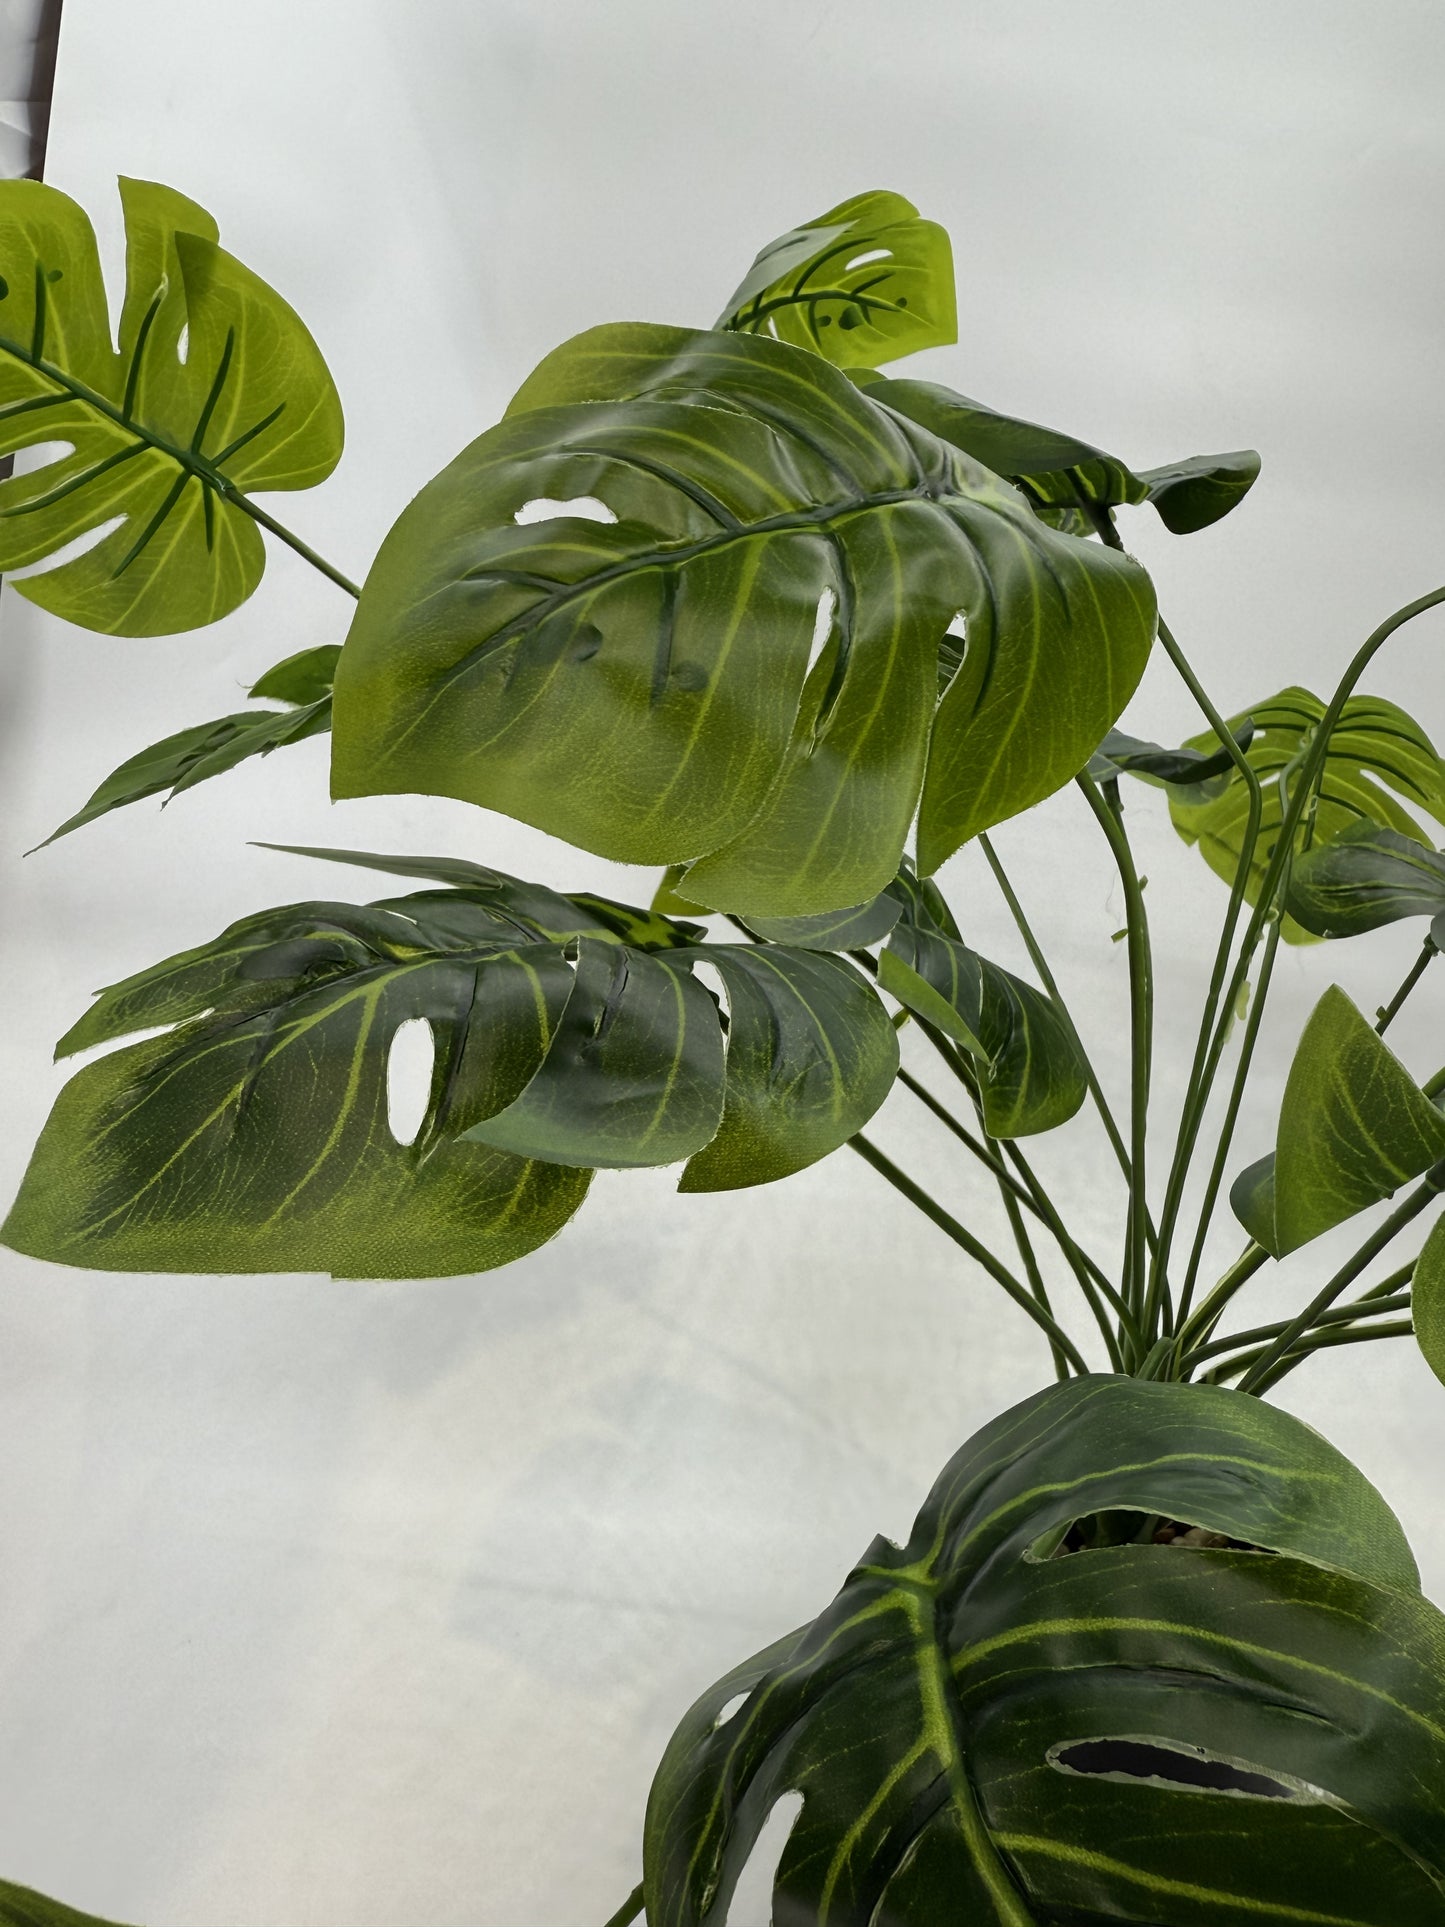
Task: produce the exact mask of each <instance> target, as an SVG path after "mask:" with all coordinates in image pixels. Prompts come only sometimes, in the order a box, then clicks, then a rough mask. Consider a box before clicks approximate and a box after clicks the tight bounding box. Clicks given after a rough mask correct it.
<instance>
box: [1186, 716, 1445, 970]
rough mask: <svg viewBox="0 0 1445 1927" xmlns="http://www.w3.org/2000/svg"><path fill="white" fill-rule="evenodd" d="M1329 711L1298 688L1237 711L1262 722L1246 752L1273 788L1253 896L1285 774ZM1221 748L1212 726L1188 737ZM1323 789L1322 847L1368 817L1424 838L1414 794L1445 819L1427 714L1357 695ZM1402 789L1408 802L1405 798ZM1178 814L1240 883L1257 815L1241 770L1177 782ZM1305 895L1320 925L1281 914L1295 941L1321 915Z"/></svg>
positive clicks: (1250, 889) (1216, 863)
mask: <svg viewBox="0 0 1445 1927" xmlns="http://www.w3.org/2000/svg"><path fill="white" fill-rule="evenodd" d="M1324 715H1325V705H1324V704H1323V703H1322V702H1321V701H1320V699H1319V697H1318V696H1316V695H1313V694H1312V693H1311V692H1310V691H1309V690H1308V689H1300V688H1297V687H1296V688H1290V689H1284V690H1281V691H1280V693H1279V695H1277V696H1274V697H1272V698H1271V699H1270V700H1269V701H1268V702H1264V703H1257V704H1256V705H1255V706H1254V707H1253V708H1252V709H1251V710H1249V711H1248V713H1247V714H1246V715H1243V716H1237V717H1232V718H1231V719H1230V725H1229V726H1230V729H1231V730H1234V729H1235V728H1236V727H1237V726H1239V727H1242V726H1243V725H1245V724H1250V723H1252V725H1253V734H1252V736H1251V739H1250V743H1249V747H1248V749H1247V750H1246V751H1245V754H1246V756H1247V758H1248V760H1249V762H1250V764H1251V765H1252V766H1253V768H1254V771H1255V774H1256V775H1257V776H1258V777H1259V780H1260V783H1261V785H1262V787H1263V792H1264V796H1263V803H1264V807H1263V813H1262V816H1261V822H1260V833H1259V840H1258V842H1257V843H1256V845H1255V850H1254V856H1253V859H1252V861H1251V863H1250V867H1249V874H1248V876H1247V878H1246V882H1245V894H1246V896H1247V897H1248V899H1249V901H1250V902H1251V903H1257V902H1258V900H1259V891H1260V888H1261V886H1262V884H1263V881H1264V873H1265V869H1266V867H1267V865H1268V863H1269V858H1270V853H1271V852H1272V850H1273V848H1274V845H1275V843H1276V841H1277V839H1278V836H1279V829H1280V824H1281V823H1282V822H1283V820H1284V817H1283V805H1282V802H1281V798H1280V788H1279V778H1280V775H1281V773H1282V772H1284V771H1286V770H1287V769H1289V768H1290V767H1291V766H1294V767H1297V766H1298V762H1299V759H1301V758H1302V757H1303V756H1304V754H1305V752H1306V751H1307V749H1308V747H1309V745H1310V742H1311V740H1312V738H1313V736H1314V734H1315V732H1316V730H1317V729H1318V727H1319V725H1320V723H1321V722H1322V721H1323V720H1324ZM1219 747H1220V744H1219V739H1218V738H1217V737H1216V736H1215V734H1214V732H1213V731H1212V730H1206V731H1205V732H1204V733H1203V734H1202V735H1199V736H1192V737H1190V739H1189V742H1188V744H1187V745H1186V748H1189V749H1194V750H1199V751H1203V752H1205V753H1213V752H1215V751H1217V750H1218V749H1219ZM1318 794H1319V801H1318V804H1317V807H1316V810H1315V816H1314V822H1313V826H1312V828H1311V831H1310V833H1309V844H1310V848H1312V849H1316V850H1323V849H1325V848H1327V847H1328V846H1330V845H1332V844H1333V843H1334V842H1335V841H1336V839H1337V838H1338V837H1340V836H1341V835H1342V834H1343V833H1344V832H1345V831H1347V830H1349V831H1352V832H1356V833H1357V832H1358V831H1359V827H1360V826H1361V825H1362V824H1363V823H1366V822H1368V823H1374V824H1377V825H1378V826H1379V827H1380V828H1382V829H1386V830H1393V831H1394V832H1395V833H1396V834H1397V835H1398V836H1406V837H1413V838H1415V839H1417V840H1418V839H1419V838H1420V837H1421V835H1422V831H1421V827H1420V824H1419V822H1418V821H1417V820H1416V818H1415V817H1414V816H1412V815H1411V813H1410V810H1409V809H1407V808H1406V807H1405V803H1408V804H1410V805H1411V806H1412V807H1414V808H1418V809H1421V810H1424V811H1425V812H1426V813H1427V814H1428V815H1430V816H1432V817H1433V818H1434V819H1435V821H1436V822H1437V823H1439V822H1445V763H1442V762H1441V760H1440V757H1439V755H1438V754H1437V752H1436V749H1435V746H1434V744H1433V743H1432V742H1431V740H1430V738H1429V737H1428V736H1427V735H1426V733H1425V731H1424V730H1423V729H1422V728H1421V727H1420V725H1419V723H1417V722H1416V721H1415V720H1414V718H1413V717H1411V716H1408V715H1406V713H1405V711H1404V710H1403V709H1401V708H1399V707H1398V705H1397V704H1395V703H1392V702H1387V701H1385V699H1384V698H1383V697H1380V696H1351V697H1350V698H1349V700H1348V701H1347V702H1346V704H1345V706H1344V710H1343V712H1342V714H1341V716H1340V720H1339V722H1338V723H1337V724H1336V725H1335V728H1334V731H1333V733H1332V734H1331V736H1330V742H1329V749H1328V752H1327V754H1326V757H1325V765H1324V773H1323V776H1322V777H1321V780H1320V784H1319V792H1318ZM1401 797H1403V798H1404V799H1405V803H1402V802H1400V801H1399V800H1398V799H1399V798H1401ZM1169 814H1170V817H1171V818H1172V820H1173V823H1174V827H1175V829H1176V830H1177V831H1178V832H1179V834H1180V836H1182V837H1183V839H1184V841H1185V842H1186V843H1195V844H1197V845H1198V847H1199V852H1200V855H1201V856H1202V857H1203V858H1204V860H1205V862H1206V863H1207V864H1208V865H1209V867H1210V869H1211V870H1213V871H1214V872H1215V874H1216V875H1217V876H1221V877H1223V878H1224V880H1225V882H1226V883H1232V882H1233V881H1234V878H1235V875H1236V873H1237V871H1238V869H1239V861H1240V856H1241V854H1242V852H1243V849H1244V834H1245V828H1246V823H1247V819H1248V814H1249V794H1248V791H1247V790H1246V788H1245V785H1244V782H1243V780H1242V778H1241V777H1240V776H1239V774H1238V772H1237V771H1235V770H1233V769H1231V770H1229V771H1228V772H1227V773H1225V774H1222V775H1219V776H1215V777H1212V778H1210V779H1209V780H1208V781H1206V782H1203V783H1199V784H1197V785H1195V786H1192V787H1191V786H1187V785H1183V784H1178V783H1176V784H1174V785H1172V786H1171V788H1170V792H1169ZM1304 838H1305V832H1304V830H1303V829H1301V831H1300V834H1299V838H1298V839H1297V847H1300V848H1302V847H1303V844H1304ZM1307 875H1308V873H1307ZM1302 901H1303V903H1304V907H1305V913H1306V915H1307V916H1308V917H1309V919H1310V928H1305V927H1304V926H1303V925H1301V924H1300V923H1298V922H1296V920H1295V918H1294V917H1293V916H1290V915H1286V916H1284V917H1283V918H1282V919H1281V929H1282V931H1283V934H1284V936H1285V937H1286V938H1287V939H1288V940H1289V941H1290V942H1292V943H1307V942H1310V941H1312V939H1313V936H1314V935H1315V934H1316V932H1317V930H1318V928H1319V925H1320V922H1321V919H1320V917H1319V916H1317V915H1315V914H1313V910H1312V906H1311V905H1310V904H1309V902H1308V897H1307V895H1306V896H1305V897H1304V898H1303V899H1302ZM1360 927H1362V928H1363V927H1368V926H1364V925H1362V926H1360Z"/></svg>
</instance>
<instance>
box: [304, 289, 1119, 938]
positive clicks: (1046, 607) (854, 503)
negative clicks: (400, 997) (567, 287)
mask: <svg viewBox="0 0 1445 1927" xmlns="http://www.w3.org/2000/svg"><path fill="white" fill-rule="evenodd" d="M519 411H520V412H519ZM583 497H590V498H593V499H594V500H595V499H597V498H600V499H601V500H602V501H603V502H604V504H605V505H606V507H607V508H608V510H609V511H610V512H611V513H612V514H613V515H615V517H616V518H617V519H616V520H615V521H614V522H612V523H599V522H598V521H596V520H584V519H582V518H581V517H580V516H576V515H572V514H562V515H560V516H559V517H558V518H557V519H554V520H551V521H545V522H530V523H523V524H519V523H518V522H517V521H516V520H515V517H516V515H517V513H518V512H519V511H520V510H522V509H523V508H524V507H525V506H526V505H527V504H528V503H530V502H533V501H537V500H542V501H548V502H551V503H554V504H558V503H560V504H562V505H563V506H564V507H565V506H566V505H567V504H568V503H571V502H575V501H577V500H578V499H579V498H583ZM960 611H962V612H963V613H964V616H965V619H966V622H967V626H968V648H967V654H966V659H965V662H964V666H963V667H962V669H961V670H960V671H959V673H958V674H957V675H956V676H955V678H954V680H953V681H952V683H951V684H950V686H949V687H948V689H947V691H946V693H945V694H944V696H943V698H942V701H941V703H940V702H938V700H937V690H938V654H939V641H940V638H941V637H942V636H943V635H944V632H945V631H946V630H947V628H948V627H949V624H950V622H951V621H952V620H953V619H954V618H955V617H956V616H957V614H958V613H959V612H960ZM1153 625H1154V603H1153V595H1152V591H1151V590H1150V587H1149V583H1148V580H1147V578H1146V577H1145V576H1144V574H1143V573H1142V571H1141V570H1139V569H1138V568H1137V567H1136V565H1134V564H1133V563H1132V562H1130V561H1129V560H1128V559H1127V558H1125V557H1123V556H1121V555H1117V554H1115V553H1113V552H1112V551H1106V550H1104V549H1102V548H1100V547H1099V546H1098V545H1096V544H1085V543H1078V542H1071V541H1068V540H1066V539H1065V538H1063V537H1059V536H1056V535H1054V534H1053V533H1052V532H1051V531H1049V530H1048V529H1046V528H1043V527H1042V526H1041V525H1040V524H1039V522H1038V521H1037V519H1036V518H1035V517H1034V516H1032V515H1031V514H1030V513H1029V511H1028V510H1027V509H1026V508H1025V507H1024V506H1023V504H1022V503H1020V501H1019V500H1018V497H1017V495H1016V494H1015V493H1014V492H1013V491H1011V490H1007V489H1004V488H1002V487H1001V486H1000V484H999V483H998V482H997V481H996V480H995V479H994V478H993V477H992V476H989V475H987V474H986V473H985V472H984V471H983V470H981V469H978V468H976V467H974V466H973V465H971V464H970V463H968V462H967V460H966V459H965V458H963V457H961V456H959V455H958V454H957V453H956V452H955V451H953V450H950V449H948V448H946V447H945V446H944V445H943V444H942V443H940V442H938V441H936V440H934V439H933V438H932V437H930V436H928V435H926V434H924V433H923V432H922V431H921V430H918V429H915V428H913V427H911V426H910V425H909V424H906V423H903V422H901V421H899V420H898V419H897V418H896V417H894V416H892V415H890V414H889V413H887V411H885V410H882V409H879V408H876V407H875V406H874V405H873V404H872V403H871V402H869V401H868V400H867V399H866V398H865V397H864V396H863V395H862V394H861V393H860V392H859V391H858V389H856V388H855V387H854V386H853V384H852V383H851V382H849V381H848V380H847V379H846V378H845V377H844V376H842V375H840V374H839V373H837V372H836V371H835V370H833V369H831V368H829V367H828V366H827V365H826V364H825V363H824V362H822V361H820V360H819V359H818V358H817V357H816V356H813V355H807V354H804V353H802V352H801V351H799V350H797V349H793V348H788V347H785V346H783V345H781V344H779V343H777V342H773V341H764V340H759V339H756V338H754V337H753V336H750V335H740V334H690V333H687V332H685V331H683V330H679V329H670V328H654V327H646V326H643V325H641V324H628V325H624V326H620V327H615V328H601V329H594V330H593V331H592V332H591V333H590V334H588V335H584V336H582V337H580V338H579V339H578V340H577V341H575V342H572V343H569V344H568V345H567V346H565V347H563V348H561V349H559V350H558V351H557V353H556V354H554V355H552V356H550V357H549V358H548V359H547V360H546V361H545V362H543V364H542V366H541V367H540V368H539V369H538V371H537V372H536V374H535V375H533V376H532V378H531V379H530V380H529V381H528V382H527V383H526V384H525V385H524V387H523V389H522V391H521V393H520V394H519V395H518V397H517V398H516V400H515V401H514V403H513V411H512V412H511V413H510V414H509V416H508V418H507V419H506V420H505V421H503V422H502V423H501V424H500V425H499V426H498V427H496V428H494V429H492V430H490V431H489V432H488V433H487V434H485V435H483V436H482V437H481V438H480V440H478V441H476V442H474V443H473V444H472V446H471V447H470V448H469V449H467V450H466V451H465V452H464V453H463V454H462V455H461V456H459V457H458V459H457V460H456V461H455V462H454V463H453V464H452V465H451V467H450V468H448V469H446V470H444V471H443V473H442V474H441V475H440V476H438V477H437V479H436V480H435V481H433V482H432V483H431V484H430V485H429V486H428V487H427V488H426V489H424V490H423V491H422V493H421V495H419V496H418V497H417V499H416V501H415V502H414V503H413V504H412V506H411V507H410V508H409V509H407V510H406V512H405V513H404V514H403V515H402V517H401V519H400V520H399V521H398V523H397V524H396V526H395V528H393V530H392V532H391V534H390V535H389V536H388V537H387V539H386V542H385V543H384V544H383V546H382V550H381V553H380V555H379V556H378V558H377V561H376V563H375V564H374V566H373V568H372V570H371V572H370V574H369V576H368V578H367V583H366V588H365V591H364V593H363V596H362V600H361V604H360V607H359V608H358V610H357V614H356V619H355V621H354V623H353V625H352V629H351V633H350V635H349V637H348V639H347V643H346V647H345V649H344V651H343V653H342V658H341V663H340V666H339V669H338V677H337V694H336V703H337V710H336V719H337V722H336V740H335V746H334V755H333V769H332V777H333V788H334V791H335V794H337V795H338V796H352V795H362V794H374V793H390V792H394V791H416V790H420V791H426V792H431V793H437V794H442V795H449V796H456V797H460V798H462V799H463V800H465V801H470V802H475V803H480V804H483V805H484V806H486V807H488V808H492V809H498V810H502V811H504V812H506V813H507V814H509V815H512V816H517V817H520V818H521V819H522V820H523V821H525V822H529V823H532V824H535V825H536V826H537V827H538V828H541V829H544V830H548V831H550V832H551V833H552V834H554V835H557V836H561V837H563V838H565V839H566V840H567V841H569V842H572V843H575V844H579V845H580V846H581V847H582V848H584V849H590V850H594V851H596V852H597V853H598V854H600V855H605V856H610V857H613V858H616V859H618V860H621V861H624V862H635V863H657V864H677V863H688V864H690V865H691V867H690V868H689V870H688V873H687V890H688V894H689V896H690V897H691V898H692V900H693V901H694V902H698V903H703V904H707V905H710V906H714V907H717V908H721V909H727V910H732V911H735V912H737V913H738V914H740V915H743V916H748V917H762V918H772V917H794V916H812V915H815V914H818V913H821V912H825V911H832V910H836V909H839V908H843V907H848V906H852V905H855V904H860V903H864V902H867V901H868V900H869V899H871V898H872V897H874V896H876V895H877V894H878V892H879V891H881V890H883V889H884V888H885V887H886V886H887V884H888V883H889V882H890V881H891V879H892V877H893V876H894V874H895V872H896V870H897V867H898V863H899V859H900V855H901V852H902V849H903V843H904V839H905V837H906V835H907V832H908V827H909V824H910V821H911V819H912V817H913V814H914V811H915V808H916V807H919V806H920V786H921V787H922V796H921V815H920V823H919V853H920V866H921V867H922V868H923V869H924V870H925V871H926V870H930V869H933V868H936V867H937V865H938V864H939V863H941V862H942V861H943V860H944V859H945V857H947V856H948V855H950V854H951V852H952V851H953V850H955V849H956V848H957V847H958V846H959V845H960V844H961V843H962V842H964V841H966V840H967V838H969V837H970V836H972V835H974V834H975V833H976V832H977V831H979V830H981V829H985V828H987V827H988V826H989V825H990V824H991V823H995V822H997V821H999V820H1001V819H1002V818H1003V817H1006V816H1010V815H1013V814H1015V813H1016V812H1017V811H1019V810H1021V809H1025V808H1027V807H1028V806H1029V805H1030V804H1031V803H1033V802H1036V801H1037V800H1038V799H1039V798H1040V797H1042V796H1045V795H1047V794H1049V793H1050V792H1051V791H1052V790H1054V789H1056V788H1057V787H1058V786H1059V784H1060V783H1062V782H1064V781H1065V780H1067V778H1068V777H1070V776H1072V775H1073V774H1074V773H1075V771H1076V770H1077V769H1079V768H1080V767H1081V766H1082V764H1083V763H1084V762H1085V761H1086V760H1087V758H1088V756H1089V753H1090V751H1091V750H1092V749H1093V748H1094V747H1095V746H1096V744H1097V743H1098V741H1099V739H1100V737H1101V736H1102V735H1103V733H1104V731H1105V729H1107V728H1108V726H1109V725H1110V723H1112V722H1113V721H1114V719H1115V718H1116V716H1117V715H1118V713H1119V710H1120V709H1121V708H1122V706H1123V704H1124V702H1125V701H1126V700H1127V699H1128V696H1129V694H1130V693H1131V691H1132V690H1133V688H1134V686H1135V684H1136V682H1137V681H1138V678H1139V675H1140V673H1141V671H1142V669H1143V665H1144V662H1145V660H1146V657H1147V655H1148V650H1149V646H1150V641H1151V639H1152V635H1153ZM815 633H816V634H817V635H818V636H819V639H820V641H821V643H822V647H821V653H820V654H819V655H818V658H817V660H816V662H815V663H814V664H813V665H812V667H811V668H810V666H809V664H810V655H811V653H812V648H813V643H814V639H815ZM935 712H936V713H935ZM925 764H926V776H925Z"/></svg>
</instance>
